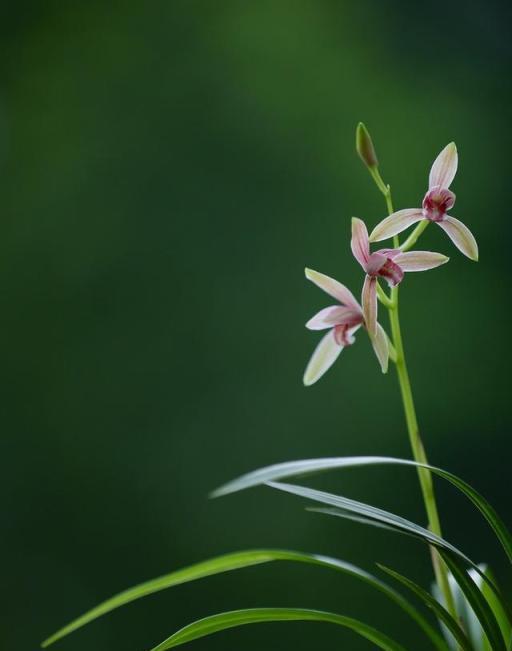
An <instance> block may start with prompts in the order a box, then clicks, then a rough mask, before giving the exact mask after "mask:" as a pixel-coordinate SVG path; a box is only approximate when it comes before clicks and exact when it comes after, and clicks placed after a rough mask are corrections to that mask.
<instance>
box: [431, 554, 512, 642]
mask: <svg viewBox="0 0 512 651" xmlns="http://www.w3.org/2000/svg"><path fill="white" fill-rule="evenodd" d="M439 553H440V554H441V556H442V558H443V560H444V562H445V563H446V565H447V566H448V568H449V570H450V572H451V573H452V574H453V576H454V578H455V580H456V581H457V583H458V584H459V587H460V589H461V590H462V592H463V593H464V595H465V597H466V599H467V601H468V603H469V604H470V606H471V608H472V609H473V611H474V613H475V615H476V616H477V618H478V621H479V622H480V624H481V625H482V628H483V630H484V633H485V635H487V638H488V640H489V643H490V645H491V649H493V651H507V647H506V645H505V642H504V639H503V635H502V634H501V629H500V627H499V624H498V622H497V621H496V617H495V616H494V613H493V611H492V609H491V607H490V605H489V603H488V601H487V599H486V598H485V597H484V595H483V593H482V591H481V590H480V588H479V587H478V586H477V584H476V583H475V582H474V581H473V579H472V578H471V576H470V575H469V574H468V572H467V570H466V568H465V566H464V565H463V564H462V563H461V562H460V559H459V558H458V557H457V555H455V554H453V552H451V551H448V550H440V551H439Z"/></svg>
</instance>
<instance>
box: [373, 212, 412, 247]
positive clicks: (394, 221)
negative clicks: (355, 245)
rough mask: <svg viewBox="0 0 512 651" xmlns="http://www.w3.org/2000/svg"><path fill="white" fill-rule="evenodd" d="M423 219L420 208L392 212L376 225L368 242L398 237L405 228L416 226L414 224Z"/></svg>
mask: <svg viewBox="0 0 512 651" xmlns="http://www.w3.org/2000/svg"><path fill="white" fill-rule="evenodd" d="M422 219H424V217H423V212H422V211H421V209H420V208H406V209H405V210H399V211H398V212H394V213H393V214H392V215H389V217H386V218H385V219H383V220H382V221H381V222H380V224H377V226H375V228H374V229H373V231H372V232H371V234H370V242H380V241H382V240H387V239H388V238H390V237H393V236H394V235H398V233H401V232H402V231H405V229H406V228H409V226H412V224H416V222H419V221H421V220H422Z"/></svg>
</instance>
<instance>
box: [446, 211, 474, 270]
mask: <svg viewBox="0 0 512 651" xmlns="http://www.w3.org/2000/svg"><path fill="white" fill-rule="evenodd" d="M437 223H438V224H439V226H441V228H442V229H443V230H444V231H445V232H446V234H447V235H448V237H449V238H450V239H451V241H452V242H453V243H454V244H455V246H456V247H457V248H458V249H459V251H462V253H464V255H467V257H468V258H469V259H470V260H474V261H475V262H476V261H477V260H478V244H477V243H476V240H475V238H474V237H473V234H472V233H471V231H470V230H469V228H468V227H467V226H466V225H465V224H463V223H462V222H461V221H459V220H458V219H455V217H452V216H451V215H447V216H446V217H445V219H443V221H441V222H437Z"/></svg>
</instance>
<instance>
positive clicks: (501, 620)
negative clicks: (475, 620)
mask: <svg viewBox="0 0 512 651" xmlns="http://www.w3.org/2000/svg"><path fill="white" fill-rule="evenodd" d="M484 574H485V575H486V576H487V577H489V578H491V580H492V572H491V570H490V568H488V567H487V568H485V570H484ZM480 589H481V590H482V594H483V595H484V597H485V598H486V599H487V602H488V604H489V606H490V607H491V610H492V611H493V613H494V616H495V617H496V621H497V622H498V625H499V627H500V629H501V633H502V635H503V637H504V638H505V642H506V644H507V649H512V625H511V623H510V620H509V618H508V617H507V613H506V610H505V608H504V607H503V604H502V603H501V601H500V599H498V598H497V596H496V594H495V592H494V591H493V590H492V589H491V588H490V586H489V584H488V583H487V582H485V581H482V585H481V586H480ZM486 642H487V641H486ZM484 646H485V644H484ZM486 649H487V650H488V651H492V649H491V648H490V647H489V645H488V643H487V646H486Z"/></svg>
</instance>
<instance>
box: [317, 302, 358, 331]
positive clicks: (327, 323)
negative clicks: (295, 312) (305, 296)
mask: <svg viewBox="0 0 512 651" xmlns="http://www.w3.org/2000/svg"><path fill="white" fill-rule="evenodd" d="M362 319H363V317H362V315H361V311H360V310H358V311H357V312H355V311H354V310H352V309H351V308H349V307H343V306H341V305H331V306H330V307H325V308H324V309H323V310H320V312H318V314H315V316H314V317H312V318H311V319H310V320H309V321H308V322H307V323H306V328H308V330H325V329H326V328H332V327H333V326H335V325H344V324H348V323H350V324H355V323H357V322H358V321H359V322H361V321H362Z"/></svg>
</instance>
